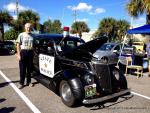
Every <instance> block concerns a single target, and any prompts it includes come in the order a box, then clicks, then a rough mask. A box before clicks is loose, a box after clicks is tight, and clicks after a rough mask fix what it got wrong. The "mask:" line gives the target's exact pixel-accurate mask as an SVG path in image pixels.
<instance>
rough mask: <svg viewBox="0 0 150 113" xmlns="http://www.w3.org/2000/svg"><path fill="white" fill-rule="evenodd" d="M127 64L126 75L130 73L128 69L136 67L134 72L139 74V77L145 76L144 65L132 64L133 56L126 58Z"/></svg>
mask: <svg viewBox="0 0 150 113" xmlns="http://www.w3.org/2000/svg"><path fill="white" fill-rule="evenodd" d="M126 61H127V65H126V70H125V75H127V73H128V69H130V70H131V69H134V70H136V71H135V72H134V73H135V74H137V78H139V77H140V76H143V67H142V66H139V65H132V57H127V58H126Z"/></svg>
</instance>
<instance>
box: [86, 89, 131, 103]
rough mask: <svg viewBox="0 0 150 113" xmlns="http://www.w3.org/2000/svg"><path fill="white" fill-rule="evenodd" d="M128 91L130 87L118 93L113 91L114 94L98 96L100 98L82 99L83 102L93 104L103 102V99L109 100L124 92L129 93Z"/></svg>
mask: <svg viewBox="0 0 150 113" xmlns="http://www.w3.org/2000/svg"><path fill="white" fill-rule="evenodd" d="M130 91H131V89H126V90H123V91H120V92H118V93H114V94H111V95H107V96H104V97H100V98H95V99H84V100H83V104H94V103H99V102H103V101H105V100H109V99H112V98H114V97H118V96H122V95H124V94H126V93H129V92H130Z"/></svg>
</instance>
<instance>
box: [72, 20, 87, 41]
mask: <svg viewBox="0 0 150 113" xmlns="http://www.w3.org/2000/svg"><path fill="white" fill-rule="evenodd" d="M89 31H90V29H89V28H88V25H87V24H86V23H85V22H81V21H78V22H74V23H73V24H72V26H71V33H73V34H75V33H78V34H79V37H80V38H81V37H82V33H83V32H89Z"/></svg>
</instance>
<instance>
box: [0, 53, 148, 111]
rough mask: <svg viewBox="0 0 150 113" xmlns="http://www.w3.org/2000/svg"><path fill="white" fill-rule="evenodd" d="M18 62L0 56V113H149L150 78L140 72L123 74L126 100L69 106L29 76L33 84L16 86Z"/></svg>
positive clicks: (12, 56) (13, 58) (17, 82)
mask: <svg viewBox="0 0 150 113" xmlns="http://www.w3.org/2000/svg"><path fill="white" fill-rule="evenodd" d="M18 80H19V69H18V61H17V59H16V56H15V55H10V56H0V113H10V112H12V113H33V112H34V113H114V112H115V113H127V112H128V113H135V112H136V113H149V112H150V77H147V75H146V74H144V76H143V77H141V78H139V79H137V78H136V76H133V75H129V76H127V80H128V86H129V88H131V91H132V95H133V96H131V97H130V98H129V99H125V98H119V100H118V101H117V102H113V103H106V104H105V105H104V108H99V107H98V106H93V107H89V106H84V105H82V106H80V107H75V108H69V107H67V106H65V105H64V104H63V103H62V101H61V99H60V97H59V96H57V95H56V94H55V93H53V92H52V91H50V90H49V89H48V88H46V87H45V86H43V85H42V84H40V83H38V82H37V81H36V80H34V79H32V82H33V83H34V86H33V87H25V88H23V89H21V90H20V89H18V88H17V86H18V85H19V81H18Z"/></svg>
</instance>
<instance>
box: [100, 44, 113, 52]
mask: <svg viewBox="0 0 150 113" xmlns="http://www.w3.org/2000/svg"><path fill="white" fill-rule="evenodd" d="M113 47H114V45H113V44H104V45H102V46H101V47H100V48H99V50H103V51H110V50H111V49H112V48H113Z"/></svg>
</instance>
